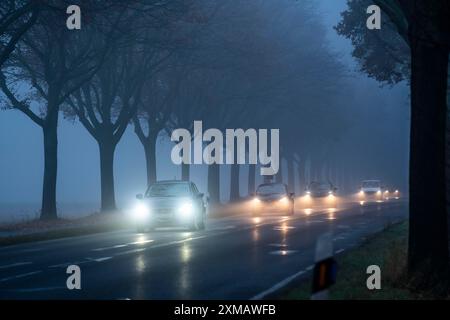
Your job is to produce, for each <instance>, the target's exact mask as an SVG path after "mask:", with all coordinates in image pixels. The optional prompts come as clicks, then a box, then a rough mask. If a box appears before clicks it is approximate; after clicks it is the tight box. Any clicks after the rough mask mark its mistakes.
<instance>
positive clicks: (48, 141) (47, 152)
mask: <svg viewBox="0 0 450 320" xmlns="http://www.w3.org/2000/svg"><path fill="white" fill-rule="evenodd" d="M48 109H49V110H50V109H51V108H50V107H49V108H48ZM42 129H43V134H44V181H43V187H42V207H41V219H42V220H49V219H56V218H57V210H56V178H57V172H58V132H57V131H58V111H56V112H53V113H52V114H49V115H48V116H47V120H46V123H45V124H44V126H43V128H42Z"/></svg>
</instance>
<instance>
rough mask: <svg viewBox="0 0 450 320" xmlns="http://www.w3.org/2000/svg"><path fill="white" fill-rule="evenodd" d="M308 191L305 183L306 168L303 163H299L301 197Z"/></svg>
mask: <svg viewBox="0 0 450 320" xmlns="http://www.w3.org/2000/svg"><path fill="white" fill-rule="evenodd" d="M305 189H306V181H305V166H304V165H303V163H302V162H301V160H300V161H299V163H298V191H299V194H300V195H303V193H304V191H305Z"/></svg>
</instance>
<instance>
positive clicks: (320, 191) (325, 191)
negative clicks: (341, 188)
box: [302, 181, 337, 208]
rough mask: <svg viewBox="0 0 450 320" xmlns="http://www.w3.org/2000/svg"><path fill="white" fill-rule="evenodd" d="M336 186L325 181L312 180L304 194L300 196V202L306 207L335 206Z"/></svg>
mask: <svg viewBox="0 0 450 320" xmlns="http://www.w3.org/2000/svg"><path fill="white" fill-rule="evenodd" d="M336 192H337V188H336V187H335V186H334V185H333V184H332V183H331V182H326V181H312V182H311V183H310V184H309V185H308V186H307V187H306V191H305V194H304V196H303V197H302V203H303V205H304V206H306V207H309V208H311V207H317V206H320V207H323V206H325V207H333V208H334V207H336V204H337V198H336Z"/></svg>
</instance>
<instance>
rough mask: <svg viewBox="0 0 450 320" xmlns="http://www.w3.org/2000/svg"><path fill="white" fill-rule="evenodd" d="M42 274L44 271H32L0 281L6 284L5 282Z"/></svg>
mask: <svg viewBox="0 0 450 320" xmlns="http://www.w3.org/2000/svg"><path fill="white" fill-rule="evenodd" d="M41 272H42V271H41V270H39V271H32V272H27V273H22V274H18V275H15V276H11V277H6V278H3V279H0V282H5V281H9V280H14V279H20V278H25V277H28V276H32V275H34V274H38V273H41Z"/></svg>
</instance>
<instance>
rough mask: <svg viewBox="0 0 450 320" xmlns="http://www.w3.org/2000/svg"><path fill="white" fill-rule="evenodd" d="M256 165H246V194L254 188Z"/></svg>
mask: <svg viewBox="0 0 450 320" xmlns="http://www.w3.org/2000/svg"><path fill="white" fill-rule="evenodd" d="M255 175H256V165H255V164H249V165H248V194H249V195H251V194H252V193H254V192H255V190H256V177H255Z"/></svg>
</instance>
